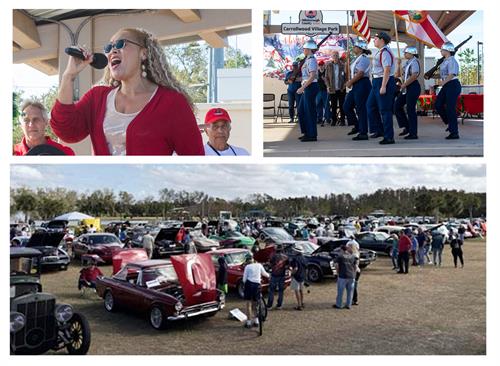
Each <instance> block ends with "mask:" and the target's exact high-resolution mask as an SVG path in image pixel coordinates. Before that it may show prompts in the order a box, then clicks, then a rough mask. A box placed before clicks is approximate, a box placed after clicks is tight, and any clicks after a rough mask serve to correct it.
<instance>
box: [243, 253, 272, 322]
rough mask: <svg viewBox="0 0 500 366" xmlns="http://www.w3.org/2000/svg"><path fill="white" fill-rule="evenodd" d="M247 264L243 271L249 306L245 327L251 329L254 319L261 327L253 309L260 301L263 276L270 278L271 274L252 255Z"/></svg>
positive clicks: (249, 256) (245, 296) (246, 298)
mask: <svg viewBox="0 0 500 366" xmlns="http://www.w3.org/2000/svg"><path fill="white" fill-rule="evenodd" d="M246 263H247V264H246V266H245V270H244V271H243V283H244V284H245V295H244V298H245V300H246V304H247V316H248V319H247V321H246V323H245V327H247V328H250V327H251V326H252V319H253V324H254V325H255V326H258V325H259V320H258V319H257V316H255V317H253V308H255V305H256V303H257V301H258V300H259V295H260V282H261V278H262V276H264V277H267V278H269V273H267V272H266V270H265V269H264V267H263V266H262V264H260V263H257V262H255V261H254V259H253V256H252V255H251V254H250V253H248V257H247V258H246ZM255 315H257V314H255Z"/></svg>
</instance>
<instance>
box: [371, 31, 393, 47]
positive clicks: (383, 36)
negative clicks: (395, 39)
mask: <svg viewBox="0 0 500 366" xmlns="http://www.w3.org/2000/svg"><path fill="white" fill-rule="evenodd" d="M374 37H377V38H380V39H383V40H384V42H385V44H388V43H390V42H391V36H390V35H388V34H387V33H386V32H379V33H377V34H375V36H374Z"/></svg>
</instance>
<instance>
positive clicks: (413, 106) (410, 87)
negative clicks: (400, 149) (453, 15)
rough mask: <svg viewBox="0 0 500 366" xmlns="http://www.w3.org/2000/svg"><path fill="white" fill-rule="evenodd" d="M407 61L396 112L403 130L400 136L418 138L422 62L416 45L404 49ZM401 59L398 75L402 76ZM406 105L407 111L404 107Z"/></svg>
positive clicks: (399, 60)
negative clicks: (419, 77) (418, 102)
mask: <svg viewBox="0 0 500 366" xmlns="http://www.w3.org/2000/svg"><path fill="white" fill-rule="evenodd" d="M404 57H405V59H406V63H405V65H404V66H403V70H402V72H403V75H402V76H403V84H401V93H399V95H398V97H397V98H396V102H395V106H394V114H395V115H396V119H397V121H398V125H399V128H402V129H403V131H402V132H401V133H400V134H399V136H405V135H406V136H405V140H416V139H418V134H417V100H418V96H419V95H420V83H419V82H418V80H417V79H418V76H419V75H420V63H419V61H418V51H417V48H416V47H413V46H410V47H406V48H405V51H404ZM400 65H401V59H399V58H398V67H397V70H396V73H395V75H396V77H398V78H399V77H401V68H400ZM405 105H406V113H405V110H404V107H405Z"/></svg>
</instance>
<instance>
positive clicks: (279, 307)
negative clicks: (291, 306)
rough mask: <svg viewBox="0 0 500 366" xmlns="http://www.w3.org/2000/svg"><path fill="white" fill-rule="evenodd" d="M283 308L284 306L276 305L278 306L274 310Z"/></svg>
mask: <svg viewBox="0 0 500 366" xmlns="http://www.w3.org/2000/svg"><path fill="white" fill-rule="evenodd" d="M281 309H283V307H282V306H276V307H275V308H274V310H281Z"/></svg>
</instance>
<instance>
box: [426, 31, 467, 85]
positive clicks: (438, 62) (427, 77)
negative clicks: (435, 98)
mask: <svg viewBox="0 0 500 366" xmlns="http://www.w3.org/2000/svg"><path fill="white" fill-rule="evenodd" d="M471 38H472V36H469V38H467V39H466V40H465V41H463V42H462V43H460V44H459V45H458V46H456V47H455V52H457V51H458V50H459V49H460V47H462V46H463V45H464V44H466V43H467V42H468V41H469V40H470V39H471ZM443 61H444V57H441V58H440V59H439V60H437V62H436V65H435V66H434V67H433V68H431V69H430V70H429V71H427V72H426V73H425V74H424V79H426V80H429V79H430V78H432V77H433V76H434V73H435V72H436V70H437V69H438V68H439V65H441V64H442V63H443Z"/></svg>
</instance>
